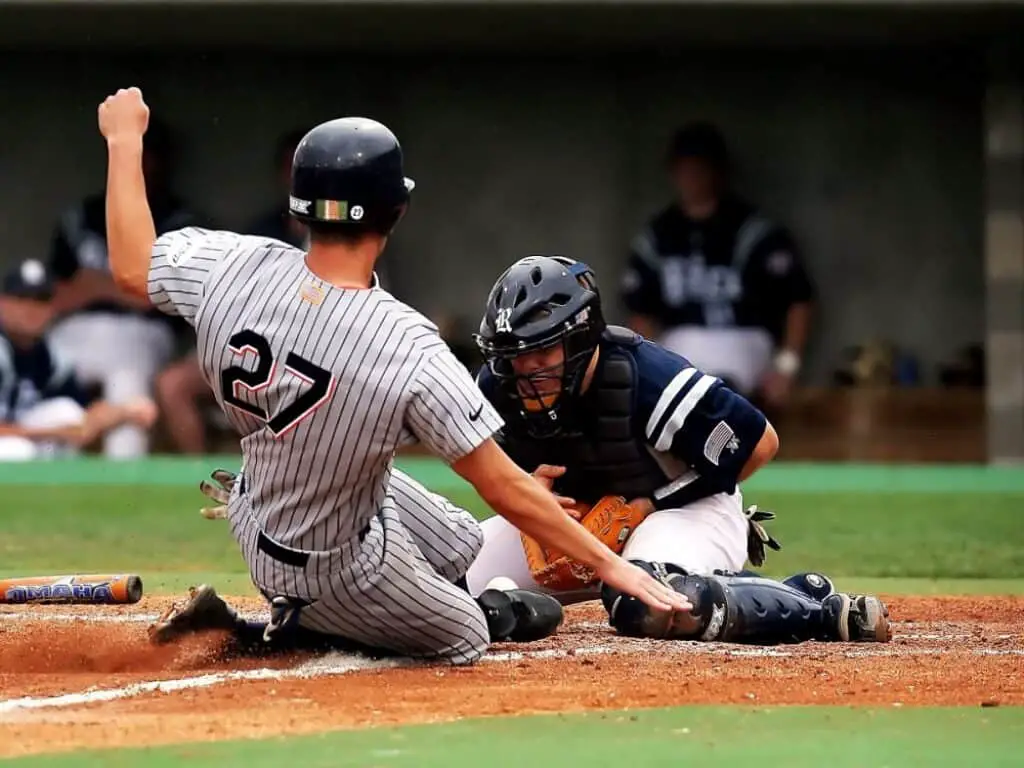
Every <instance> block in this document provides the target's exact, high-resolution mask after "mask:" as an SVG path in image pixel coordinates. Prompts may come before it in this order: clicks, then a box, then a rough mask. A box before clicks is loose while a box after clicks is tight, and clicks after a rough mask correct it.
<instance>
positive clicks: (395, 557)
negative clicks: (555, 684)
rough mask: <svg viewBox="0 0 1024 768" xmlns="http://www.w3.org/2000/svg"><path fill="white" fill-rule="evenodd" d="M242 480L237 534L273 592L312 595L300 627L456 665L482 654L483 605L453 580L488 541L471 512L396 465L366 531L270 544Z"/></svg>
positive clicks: (261, 584) (233, 504)
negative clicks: (319, 542) (300, 543)
mask: <svg viewBox="0 0 1024 768" xmlns="http://www.w3.org/2000/svg"><path fill="white" fill-rule="evenodd" d="M242 485H243V482H242V480H241V478H240V479H239V482H237V483H236V484H235V492H234V494H233V496H232V498H231V501H230V504H229V507H228V509H229V514H228V516H229V518H230V520H231V530H232V533H233V535H234V537H235V540H236V541H238V543H239V546H240V547H241V548H242V554H243V557H244V558H245V561H246V563H248V565H249V572H250V575H251V576H252V579H253V582H254V583H255V585H256V586H257V587H258V588H259V589H260V591H261V592H262V593H263V594H264V595H265V596H266V597H268V598H272V597H274V596H275V595H283V596H285V597H290V598H297V599H299V600H302V601H303V602H308V603H309V605H308V607H305V608H303V609H302V610H301V612H300V613H299V624H300V626H303V627H306V628H307V629H311V630H315V631H317V632H322V633H325V634H329V635H334V636H337V637H341V638H345V639H347V640H352V641H355V642H357V643H361V644H363V645H366V646H370V647H372V648H380V649H386V650H389V651H394V652H397V653H400V654H403V655H407V656H411V657H415V658H422V659H445V660H449V661H451V662H452V663H454V664H466V663H470V662H473V661H476V660H477V659H479V658H480V657H481V656H482V655H483V654H484V652H485V651H486V650H487V647H488V646H489V645H490V635H489V632H488V629H487V622H486V620H485V618H484V614H483V611H482V610H481V609H480V607H479V605H477V603H476V601H475V600H474V599H473V598H472V597H470V595H469V593H467V592H466V591H465V590H464V589H462V588H461V587H459V586H456V585H455V584H454V583H453V582H455V581H458V580H459V579H461V578H462V577H463V576H464V575H465V573H466V570H467V569H468V568H469V564H470V563H471V562H473V560H474V559H475V558H476V557H477V554H478V553H479V551H480V547H481V545H482V543H483V533H482V531H481V529H480V525H479V523H477V521H476V520H475V519H474V518H473V517H472V515H470V514H469V513H468V512H466V511H465V510H462V509H459V508H458V507H456V506H455V505H453V504H452V503H451V502H449V501H448V500H447V499H445V498H444V497H443V496H440V495H438V494H436V493H432V492H430V491H428V490H427V489H426V488H424V487H423V486H422V485H420V484H419V483H417V482H416V481H415V480H413V479H412V478H411V477H409V476H408V475H406V474H404V473H402V472H400V471H398V470H393V474H392V477H391V484H390V486H389V494H388V497H387V499H386V501H385V504H384V505H383V507H382V509H381V511H380V512H379V513H378V514H377V516H376V517H374V518H373V520H372V521H371V523H370V524H369V526H368V527H367V528H366V529H365V530H364V532H363V533H362V535H360V536H359V537H356V538H353V539H351V540H349V541H347V542H345V543H344V544H343V545H342V546H341V547H339V548H338V549H334V550H330V551H326V552H303V551H299V550H294V549H287V548H282V547H280V545H279V544H276V543H275V542H271V543H270V544H269V545H268V544H267V540H266V534H265V533H263V532H262V531H261V530H260V527H259V524H258V523H257V521H256V518H255V517H254V516H253V514H252V511H251V508H250V506H249V502H248V499H247V497H246V496H245V495H244V491H242V490H240V489H241V486H242ZM275 545H276V546H275ZM282 549H283V550H284V551H283V552H282ZM282 558H285V559H282ZM286 560H287V561H290V562H286Z"/></svg>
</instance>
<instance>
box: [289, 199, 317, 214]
mask: <svg viewBox="0 0 1024 768" xmlns="http://www.w3.org/2000/svg"><path fill="white" fill-rule="evenodd" d="M310 205H312V203H311V202H310V201H309V200H302V199H301V198H298V197H295V195H289V196H288V207H290V208H291V209H292V210H293V211H295V212H296V213H299V214H303V215H308V214H309V206H310Z"/></svg>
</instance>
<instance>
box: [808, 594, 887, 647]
mask: <svg viewBox="0 0 1024 768" xmlns="http://www.w3.org/2000/svg"><path fill="white" fill-rule="evenodd" d="M821 605H822V608H823V609H824V614H825V621H826V622H827V623H831V624H832V626H831V627H830V629H831V630H832V631H833V632H834V634H835V635H836V639H837V640H840V641H842V642H844V643H887V642H889V641H890V640H891V639H892V625H891V624H890V623H889V609H888V608H887V607H886V605H885V603H883V602H882V601H881V600H879V599H878V598H877V597H874V596H873V595H848V594H844V593H842V592H837V593H835V594H832V595H829V596H828V597H826V598H825V599H824V600H823V601H822V604H821Z"/></svg>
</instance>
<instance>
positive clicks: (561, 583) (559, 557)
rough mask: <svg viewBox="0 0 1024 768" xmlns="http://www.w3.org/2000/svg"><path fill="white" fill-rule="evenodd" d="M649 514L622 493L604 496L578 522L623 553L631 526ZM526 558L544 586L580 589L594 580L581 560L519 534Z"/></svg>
mask: <svg viewBox="0 0 1024 768" xmlns="http://www.w3.org/2000/svg"><path fill="white" fill-rule="evenodd" d="M648 514H650V512H649V510H647V509H640V508H638V507H635V506H632V505H630V504H627V503H626V500H625V499H624V498H623V497H622V496H605V497H603V498H602V499H600V500H599V501H598V502H597V503H596V504H595V505H594V506H593V507H591V508H590V510H589V511H588V512H586V514H584V515H583V518H582V519H581V520H580V525H582V526H583V527H584V528H586V529H587V530H588V531H590V532H591V533H592V534H594V536H596V537H597V538H599V539H600V540H601V541H603V542H604V543H605V545H606V546H607V547H608V548H609V549H610V550H612V551H613V552H614V553H615V554H617V555H619V554H622V549H623V547H625V545H626V541H627V539H629V537H630V535H631V534H632V533H633V530H634V529H635V528H636V527H637V526H638V525H640V523H642V522H643V521H644V519H645V518H646V517H647V515H648ZM522 539H523V549H524V550H525V551H526V562H527V564H528V565H529V566H530V573H531V574H532V575H533V579H534V581H536V582H537V583H538V584H540V585H541V586H542V587H546V588H547V589H551V590H555V591H558V592H566V591H570V590H574V589H583V588H584V587H588V586H591V585H592V584H594V583H596V581H597V575H596V574H595V573H594V571H593V570H592V569H591V568H590V567H589V566H586V565H583V564H582V563H578V562H576V561H575V560H572V559H570V558H569V557H567V556H566V555H563V554H562V553H561V552H559V551H557V550H554V549H546V548H544V547H543V546H541V545H540V544H539V543H538V542H537V541H535V540H534V539H532V538H530V537H529V536H527V535H526V534H525V533H524V534H522Z"/></svg>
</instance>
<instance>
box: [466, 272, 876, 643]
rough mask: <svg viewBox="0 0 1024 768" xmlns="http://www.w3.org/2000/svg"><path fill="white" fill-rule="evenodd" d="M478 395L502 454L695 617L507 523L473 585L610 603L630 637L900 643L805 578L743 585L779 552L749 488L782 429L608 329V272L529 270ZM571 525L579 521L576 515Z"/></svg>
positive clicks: (864, 601) (515, 287) (500, 291)
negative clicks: (489, 410) (749, 498)
mask: <svg viewBox="0 0 1024 768" xmlns="http://www.w3.org/2000/svg"><path fill="white" fill-rule="evenodd" d="M478 343H479V345H480V349H481V351H482V352H483V354H484V357H485V358H486V361H487V365H486V366H485V367H484V368H482V369H481V372H480V374H479V376H478V383H479V385H480V387H481V389H482V390H483V392H484V393H485V394H486V396H487V397H488V399H489V400H490V401H491V402H492V403H493V404H494V405H495V406H496V408H497V410H498V412H499V413H500V414H501V415H502V417H503V419H504V420H505V422H506V426H505V427H504V429H503V430H502V432H501V434H500V436H499V441H500V443H501V445H502V446H503V447H504V448H505V450H506V451H508V453H509V455H510V456H511V457H512V458H513V459H514V460H515V461H516V463H518V464H519V466H521V467H523V468H524V469H526V470H527V471H532V472H534V473H535V475H536V476H537V478H538V479H539V480H540V481H541V482H543V483H545V484H546V485H547V486H548V487H549V488H551V489H552V490H553V491H554V493H555V494H557V496H558V498H559V500H560V502H561V503H562V504H563V506H564V507H565V508H566V509H567V510H568V511H569V513H570V515H571V516H573V517H575V518H577V519H580V520H581V521H582V523H583V526H582V527H585V528H588V529H589V530H592V531H593V532H594V533H596V534H598V535H599V536H601V537H602V538H603V539H604V540H605V541H606V542H607V543H608V545H609V546H610V547H612V548H614V549H616V550H617V551H620V552H622V554H623V556H624V557H625V558H627V559H628V560H630V561H632V562H634V563H636V564H637V565H638V566H640V567H642V568H644V569H645V570H647V571H649V572H650V573H652V574H657V575H658V576H659V578H661V579H662V580H664V582H665V583H666V584H669V585H671V586H672V587H673V588H674V589H676V590H678V591H679V592H681V593H682V594H685V595H686V596H687V597H688V598H689V600H690V602H691V603H692V604H693V606H694V608H693V609H692V610H685V611H673V610H663V609H657V608H655V609H652V608H650V607H649V606H647V605H644V604H643V603H642V602H640V601H638V600H635V599H634V598H633V597H631V596H630V595H628V594H624V593H623V592H622V590H620V589H619V588H618V587H616V586H615V585H614V584H608V583H604V584H601V577H600V574H597V573H595V572H594V571H592V570H591V569H589V568H587V567H585V564H582V565H581V564H579V563H575V562H574V558H573V557H572V556H571V555H569V553H567V552H564V551H562V550H558V549H557V548H556V549H555V550H554V551H552V550H551V549H550V548H548V547H545V546H544V545H542V544H541V543H539V542H537V541H535V540H532V539H531V537H530V536H529V535H523V534H520V532H519V531H516V530H515V529H513V528H511V527H510V526H509V525H508V524H507V523H506V522H505V521H504V520H502V519H500V518H492V519H490V520H487V521H485V522H484V526H483V527H484V546H483V550H482V551H481V553H480V556H479V557H478V558H477V560H476V561H475V562H474V563H473V565H472V566H470V569H469V574H468V581H469V587H470V589H471V590H472V589H473V588H474V587H475V586H477V585H480V584H486V583H489V582H490V581H491V580H492V579H494V578H495V577H507V578H509V579H511V580H512V581H514V582H516V583H517V584H519V585H529V586H531V587H536V588H537V589H542V590H544V591H546V592H548V593H550V594H554V595H556V596H558V598H559V599H560V600H561V601H562V602H563V603H569V602H573V601H576V600H587V599H593V598H595V597H597V596H598V595H600V597H601V599H602V601H603V602H604V606H605V608H606V609H607V611H608V615H609V619H610V622H611V624H612V626H614V627H615V628H616V629H617V630H618V631H619V632H621V633H623V634H626V635H632V636H641V637H655V638H685V639H691V640H696V639H701V640H719V641H727V642H747V643H759V644H771V643H779V642H795V641H801V640H812V639H815V640H837V641H862V642H872V641H879V642H886V641H888V640H889V639H890V628H889V620H888V611H887V609H886V607H885V605H884V604H883V603H882V602H881V601H880V600H879V599H878V598H877V597H873V596H871V595H849V594H843V593H840V592H837V591H836V590H835V588H834V587H833V584H832V582H831V580H830V579H829V578H828V577H826V576H823V575H822V574H817V573H801V574H797V575H795V576H792V577H790V578H788V579H786V580H785V581H784V582H777V581H773V580H770V579H764V578H759V577H758V576H757V575H756V574H754V573H751V572H749V571H744V570H743V568H744V565H745V563H746V561H747V559H748V557H749V559H750V560H751V562H752V563H753V564H754V565H755V566H759V565H761V564H762V563H763V561H764V551H765V546H766V545H768V546H770V547H773V548H776V549H777V548H778V543H777V542H776V541H775V540H774V539H772V538H771V537H770V536H769V535H768V534H767V532H766V531H765V530H764V528H763V526H762V525H761V521H762V520H766V519H771V518H772V517H774V515H771V514H770V513H765V512H759V511H758V510H757V508H756V507H751V508H750V509H748V510H747V511H746V512H744V509H743V504H742V494H741V493H740V490H739V487H738V484H739V483H740V482H742V481H743V480H745V479H746V478H748V477H750V476H751V475H752V474H754V473H755V472H756V471H757V470H758V469H760V468H761V467H763V466H764V465H765V464H767V463H768V462H769V461H771V460H772V458H773V457H774V456H775V453H776V451H777V450H778V437H777V436H776V434H775V430H774V429H773V428H772V426H771V424H770V423H768V421H767V420H766V419H765V417H764V415H762V414H761V412H760V411H758V410H757V409H756V408H755V407H754V406H752V405H751V404H750V403H749V402H747V400H745V399H744V398H743V397H741V396H739V395H737V394H736V393H735V392H733V391H731V390H730V389H728V388H727V387H726V386H724V385H723V384H722V382H721V381H720V380H718V379H716V378H714V377H712V376H708V375H706V374H704V373H703V372H702V371H700V370H697V369H696V368H695V367H694V366H693V365H691V364H690V363H689V362H688V361H687V360H685V359H684V358H682V357H679V356H678V355H675V354H673V353H671V352H669V351H667V350H665V349H663V348H661V347H659V346H657V345H656V344H653V343H651V342H649V341H646V340H645V339H643V338H642V337H640V336H638V335H637V334H635V333H633V332H631V331H628V330H626V329H625V328H618V327H615V326H606V325H605V321H604V317H603V315H602V312H601V298H600V294H599V291H598V286H597V282H596V279H595V277H594V273H593V272H592V271H591V270H590V268H589V267H587V265H585V264H583V263H580V262H575V261H572V260H570V259H567V258H565V257H546V256H530V257H527V258H524V259H521V260H520V261H518V262H516V263H515V264H513V265H512V267H511V268H509V269H508V270H507V271H506V272H505V273H504V274H502V275H501V277H500V278H499V279H498V282H497V283H496V284H495V286H494V288H493V289H492V290H491V293H490V295H489V296H488V298H487V306H486V309H485V311H484V317H483V320H482V322H481V325H480V334H479V336H478ZM567 516H569V515H567Z"/></svg>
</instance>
